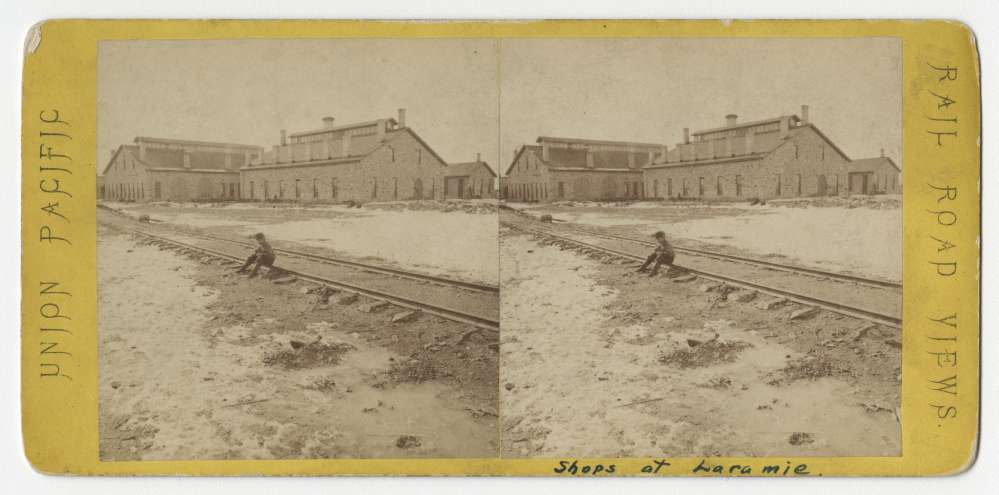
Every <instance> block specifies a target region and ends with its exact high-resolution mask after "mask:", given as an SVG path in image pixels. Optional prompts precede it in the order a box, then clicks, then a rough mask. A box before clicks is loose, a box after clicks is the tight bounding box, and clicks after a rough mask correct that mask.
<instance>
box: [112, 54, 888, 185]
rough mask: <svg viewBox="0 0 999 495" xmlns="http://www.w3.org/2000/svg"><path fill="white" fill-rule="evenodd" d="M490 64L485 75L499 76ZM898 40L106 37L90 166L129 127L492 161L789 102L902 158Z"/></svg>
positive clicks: (786, 106)
mask: <svg viewBox="0 0 999 495" xmlns="http://www.w3.org/2000/svg"><path fill="white" fill-rule="evenodd" d="M497 74H498V75H497ZM900 85H901V44H900V43H899V41H898V40H897V39H892V38H854V39H803V38H801V39H787V38H785V39H753V38H744V39H667V38H631V39H503V40H501V41H497V40H492V39H424V40H418V39H407V40H400V39H381V40H379V39H350V40H344V39H320V40H314V39H313V40H306V39H296V40H211V41H109V42H102V43H101V45H100V50H99V57H98V135H97V138H98V153H99V154H98V162H99V163H101V164H102V165H103V164H104V163H106V160H107V159H108V157H110V152H111V150H113V149H115V148H117V146H118V145H119V144H128V143H131V142H132V139H133V138H134V137H135V136H154V137H166V138H177V139H201V140H206V141H231V142H237V143H245V144H257V145H261V146H264V147H270V146H272V145H274V144H277V142H278V139H279V135H280V130H281V129H287V130H288V132H289V133H291V132H297V131H302V130H308V129H314V128H318V127H321V126H322V122H321V120H320V119H321V118H322V117H323V116H326V115H330V116H333V117H335V118H336V119H337V124H346V123H351V122H359V121H366V120H373V119H376V118H381V117H395V115H396V109H397V108H400V107H404V108H406V109H407V116H406V120H407V124H408V125H409V126H411V127H412V128H413V129H414V130H416V132H417V133H419V134H420V135H421V136H422V137H423V138H424V139H425V140H426V141H427V142H428V143H429V144H430V146H432V147H433V148H434V149H435V150H436V151H437V152H438V153H439V154H441V156H442V157H443V158H444V159H445V160H447V161H448V162H463V161H470V160H473V159H474V157H475V154H476V153H482V157H483V159H485V160H486V161H488V162H489V164H490V165H491V166H492V167H493V168H494V169H499V170H505V169H506V167H507V166H508V165H509V162H510V160H511V159H512V156H513V150H514V149H516V148H517V147H518V146H520V145H522V144H527V143H533V142H534V140H535V139H536V138H537V137H538V136H539V135H550V136H562V137H579V138H590V139H610V140H626V141H647V142H655V143H664V144H668V145H670V146H673V145H675V144H676V143H677V142H679V141H681V140H682V136H683V134H682V133H683V131H682V129H683V128H684V127H690V128H691V129H692V130H697V129H703V128H709V127H717V126H720V125H723V124H724V116H725V115H726V114H728V113H736V114H738V115H739V119H740V120H741V121H749V120H758V119H762V118H768V117H773V116H777V115H781V114H790V113H798V112H799V108H800V106H801V105H802V104H807V105H809V106H810V114H811V121H812V122H813V123H815V124H816V125H817V126H819V128H820V129H822V130H823V132H825V133H826V135H827V136H829V138H830V139H832V140H833V141H834V142H835V143H836V144H837V145H839V146H840V148H842V149H843V150H844V151H845V152H846V153H847V155H849V156H850V157H851V158H864V157H871V156H877V155H878V154H879V152H880V149H881V148H884V149H885V153H886V154H887V155H888V156H891V157H892V158H893V159H894V160H895V161H896V163H898V164H899V165H900V166H901V164H902V161H901V159H900V157H901V86H900Z"/></svg>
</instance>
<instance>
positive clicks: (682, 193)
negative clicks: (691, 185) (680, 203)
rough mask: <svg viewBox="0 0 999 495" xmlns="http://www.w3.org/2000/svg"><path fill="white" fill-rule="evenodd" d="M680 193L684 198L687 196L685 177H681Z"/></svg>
mask: <svg viewBox="0 0 999 495" xmlns="http://www.w3.org/2000/svg"><path fill="white" fill-rule="evenodd" d="M680 195H681V196H682V197H684V198H686V197H687V178H686V177H684V178H683V188H682V189H680Z"/></svg>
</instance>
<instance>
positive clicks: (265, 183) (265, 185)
mask: <svg viewBox="0 0 999 495" xmlns="http://www.w3.org/2000/svg"><path fill="white" fill-rule="evenodd" d="M269 192H270V191H269V190H268V188H267V181H264V197H263V198H261V199H263V200H264V201H267V200H268V199H270V194H269Z"/></svg>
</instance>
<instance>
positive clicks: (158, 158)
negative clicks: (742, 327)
mask: <svg viewBox="0 0 999 495" xmlns="http://www.w3.org/2000/svg"><path fill="white" fill-rule="evenodd" d="M134 142H136V143H141V142H147V143H165V144H177V145H187V146H210V147H223V148H232V149H233V150H238V149H246V150H251V149H252V150H254V151H260V150H261V149H262V148H261V147H260V146H253V145H248V144H235V143H217V142H211V141H191V140H184V139H167V138H151V137H145V136H139V137H136V138H135V139H134ZM158 151H161V150H158V149H149V148H147V149H146V156H145V159H139V145H138V144H123V145H120V146H118V149H117V150H115V152H114V154H113V155H111V159H110V160H108V162H107V164H106V165H104V169H103V170H102V171H101V175H104V174H105V173H107V171H108V169H109V168H111V164H112V163H114V161H115V159H117V158H118V155H119V154H121V153H128V154H130V155H131V156H132V159H133V160H135V161H136V162H138V163H140V164H141V165H142V166H144V167H146V168H148V169H149V170H182V171H193V172H201V171H220V172H229V173H237V172H238V170H237V169H226V168H224V165H223V164H224V162H223V163H213V164H212V165H213V166H211V167H191V168H185V167H184V166H183V163H177V161H176V160H175V159H172V157H170V156H168V155H167V154H164V153H157V152H158ZM168 152H169V153H175V152H176V151H175V150H168ZM191 153H195V154H197V153H207V152H206V151H199V150H194V151H192V152H191ZM216 165H217V166H216Z"/></svg>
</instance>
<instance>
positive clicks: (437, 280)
mask: <svg viewBox="0 0 999 495" xmlns="http://www.w3.org/2000/svg"><path fill="white" fill-rule="evenodd" d="M183 235H184V236H185V237H196V238H199V239H207V240H212V241H221V242H227V243H230V244H234V245H237V246H241V247H244V248H247V249H250V250H252V249H255V248H256V246H255V245H254V244H253V243H251V242H246V241H237V240H235V239H230V238H226V237H218V236H213V235H208V234H202V233H192V232H183ZM274 252H275V253H277V254H282V255H284V256H287V257H292V258H301V259H307V260H311V261H318V262H320V263H330V264H335V265H342V266H348V267H352V268H358V269H361V270H365V271H369V272H374V273H383V274H386V275H391V276H394V277H399V278H405V279H410V280H418V281H422V282H429V283H432V284H437V285H443V286H452V287H460V288H463V289H468V290H471V291H477V292H483V293H491V294H499V287H498V286H495V285H491V284H485V283H480V282H469V281H467V280H458V279H454V278H448V277H441V276H437V275H429V274H426V273H420V272H414V271H411V270H402V269H399V268H392V267H388V266H382V265H372V264H370V263H363V262H360V261H354V260H347V259H343V258H334V257H332V256H323V255H318V254H314V253H308V252H305V251H298V250H294V249H287V248H274Z"/></svg>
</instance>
